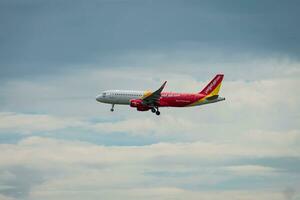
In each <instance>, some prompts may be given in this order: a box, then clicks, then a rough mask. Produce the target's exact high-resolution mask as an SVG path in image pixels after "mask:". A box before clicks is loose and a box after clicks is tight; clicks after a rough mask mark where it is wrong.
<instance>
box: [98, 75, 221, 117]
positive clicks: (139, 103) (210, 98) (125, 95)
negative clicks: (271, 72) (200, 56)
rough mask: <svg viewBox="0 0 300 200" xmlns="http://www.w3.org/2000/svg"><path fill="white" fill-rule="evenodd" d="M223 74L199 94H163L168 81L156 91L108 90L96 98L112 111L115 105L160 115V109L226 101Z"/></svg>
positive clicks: (217, 76)
mask: <svg viewBox="0 0 300 200" xmlns="http://www.w3.org/2000/svg"><path fill="white" fill-rule="evenodd" d="M223 77H224V75H223V74H217V75H216V76H215V77H214V78H213V79H212V80H211V81H210V82H209V83H208V85H207V86H206V87H204V89H203V90H201V91H200V92H198V93H175V92H162V91H163V89H164V87H165V85H166V83H167V81H165V82H164V83H163V84H162V86H161V87H160V88H159V89H158V90H156V91H154V92H151V91H133V90H106V91H104V92H102V93H101V94H100V95H98V96H97V97H96V100H97V101H98V102H101V103H107V104H111V105H112V107H111V109H110V111H112V112H113V111H114V106H115V104H120V105H130V107H133V108H136V109H137V110H138V111H148V110H151V111H152V112H153V113H155V114H156V115H160V111H159V108H160V107H189V106H200V105H204V104H210V103H216V102H219V101H223V100H225V98H224V97H220V96H219V91H220V88H221V83H222V80H223Z"/></svg>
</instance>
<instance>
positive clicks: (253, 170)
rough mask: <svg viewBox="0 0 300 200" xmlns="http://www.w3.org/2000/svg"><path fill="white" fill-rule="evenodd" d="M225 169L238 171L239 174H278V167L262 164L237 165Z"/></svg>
mask: <svg viewBox="0 0 300 200" xmlns="http://www.w3.org/2000/svg"><path fill="white" fill-rule="evenodd" d="M224 169H225V170H228V171H230V172H233V173H236V174H238V175H244V176H252V175H264V176H266V175H276V171H277V170H276V169H275V168H272V167H266V166H260V165H235V166H228V167H224Z"/></svg>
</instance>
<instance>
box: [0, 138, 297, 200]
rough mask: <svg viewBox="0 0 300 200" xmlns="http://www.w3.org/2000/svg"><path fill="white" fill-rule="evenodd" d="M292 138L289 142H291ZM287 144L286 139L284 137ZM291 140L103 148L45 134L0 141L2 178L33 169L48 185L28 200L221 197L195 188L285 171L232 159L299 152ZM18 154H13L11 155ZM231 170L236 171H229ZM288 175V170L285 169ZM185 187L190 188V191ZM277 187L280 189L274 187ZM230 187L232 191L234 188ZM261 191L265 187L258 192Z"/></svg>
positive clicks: (32, 189) (32, 191) (37, 187)
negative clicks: (13, 141)
mask: <svg viewBox="0 0 300 200" xmlns="http://www.w3.org/2000/svg"><path fill="white" fill-rule="evenodd" d="M287 141H289V140H287ZM282 142H283V143H284V141H282ZM289 145H293V144H292V143H291V141H289V142H288V143H287V144H285V145H282V147H281V148H278V147H277V146H275V147H274V146H272V144H266V145H265V146H264V147H259V146H258V147H256V146H254V145H252V143H251V141H250V143H249V145H247V143H241V144H238V143H223V144H222V143H205V142H199V141H198V142H193V143H159V144H153V145H147V146H125V147H119V146H111V147H107V146H98V145H94V144H90V143H85V142H79V141H77V142H76V141H73V142H71V141H64V140H56V139H50V138H44V137H28V138H26V139H23V140H22V141H20V142H19V143H18V144H1V145H0V168H1V169H4V170H5V171H6V172H5V173H3V174H2V176H0V182H3V183H6V185H8V186H11V185H9V184H8V183H10V184H11V183H12V182H9V181H8V182H7V180H8V179H9V180H10V179H11V178H15V179H14V180H16V181H18V179H19V177H15V176H14V174H13V172H12V171H11V169H13V168H15V167H16V166H19V167H25V168H27V169H32V173H38V176H39V177H41V178H42V180H43V181H42V183H39V184H38V185H37V184H36V183H30V180H28V181H29V182H28V184H29V185H30V184H32V185H31V187H30V192H29V194H28V195H29V198H28V199H41V198H42V199H70V198H74V199H76V198H78V199H79V198H80V197H81V198H83V197H85V198H90V199H97V198H100V197H102V198H103V197H106V199H115V198H117V197H121V196H123V197H124V198H123V199H126V198H127V199H130V198H140V199H157V198H162V197H163V198H164V197H165V198H166V199H168V198H170V199H173V198H175V197H176V198H178V199H184V198H186V197H190V198H191V199H197V198H199V195H203V196H207V199H216V198H218V197H220V196H221V194H222V192H221V190H220V191H219V192H217V194H219V195H220V196H219V195H216V196H215V194H216V191H214V192H207V191H202V192H201V191H198V190H194V189H191V188H193V187H194V186H195V185H200V186H203V187H204V186H205V187H206V188H207V187H208V188H209V187H212V186H213V185H214V184H219V183H222V181H226V180H230V179H233V178H235V176H240V175H245V174H251V176H260V177H261V176H264V177H265V176H270V173H267V172H273V171H274V172H275V171H276V172H277V174H278V176H283V175H282V174H280V173H281V172H280V171H277V169H275V168H274V169H273V168H271V167H266V166H257V165H249V164H244V165H243V166H234V165H231V166H228V165H227V164H226V163H227V161H230V160H232V159H239V158H240V157H243V158H245V157H251V158H253V157H270V156H271V157H276V156H278V157H280V156H297V157H298V158H300V155H299V152H300V151H299V149H298V148H297V147H295V145H294V146H293V147H292V148H291V149H285V148H286V147H287V146H289ZM11 155H13V156H11ZM226 171H227V172H230V173H226ZM284 174H285V173H284ZM184 188H185V189H184ZM274 189H276V188H274ZM229 191H230V190H229ZM229 191H226V192H224V195H225V194H227V195H229V196H228V197H232V198H236V199H243V198H245V199H247V198H252V197H253V195H254V194H255V192H257V190H255V191H253V192H249V193H247V192H245V191H242V192H239V191H235V190H233V191H232V193H231V192H229ZM258 191H260V190H258ZM260 195H261V197H258V198H261V199H263V198H264V197H266V196H267V197H274V198H275V197H276V198H278V199H280V198H279V196H277V195H279V194H277V193H276V195H275V196H273V195H274V194H273V192H262V193H260Z"/></svg>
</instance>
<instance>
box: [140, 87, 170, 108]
mask: <svg viewBox="0 0 300 200" xmlns="http://www.w3.org/2000/svg"><path fill="white" fill-rule="evenodd" d="M166 83H167V81H165V82H164V83H163V84H162V86H160V88H159V89H158V90H156V91H155V92H152V93H151V94H150V95H148V96H146V97H144V98H142V100H143V103H144V104H146V105H155V104H157V103H158V101H159V98H160V97H161V92H162V91H163V89H164V87H165V85H166Z"/></svg>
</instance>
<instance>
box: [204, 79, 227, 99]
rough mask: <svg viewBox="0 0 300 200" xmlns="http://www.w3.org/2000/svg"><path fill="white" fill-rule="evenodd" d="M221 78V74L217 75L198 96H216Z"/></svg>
mask: <svg viewBox="0 0 300 200" xmlns="http://www.w3.org/2000/svg"><path fill="white" fill-rule="evenodd" d="M223 77H224V75H223V74H217V75H216V76H215V78H213V80H211V81H210V82H209V84H208V85H207V86H206V87H205V88H204V89H203V90H202V91H201V92H199V94H204V95H205V96H208V95H209V96H214V95H218V93H219V90H220V87H221V83H222V80H223Z"/></svg>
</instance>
